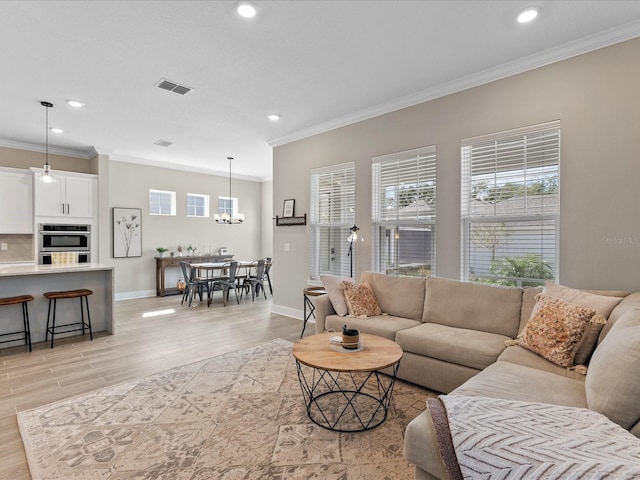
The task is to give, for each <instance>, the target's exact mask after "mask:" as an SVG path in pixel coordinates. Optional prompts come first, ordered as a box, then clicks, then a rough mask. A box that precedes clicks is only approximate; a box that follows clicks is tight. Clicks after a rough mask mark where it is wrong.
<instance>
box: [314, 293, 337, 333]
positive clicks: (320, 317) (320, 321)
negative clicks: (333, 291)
mask: <svg viewBox="0 0 640 480" xmlns="http://www.w3.org/2000/svg"><path fill="white" fill-rule="evenodd" d="M313 302H314V303H315V306H316V310H315V312H314V313H315V316H316V333H324V328H325V327H324V321H325V319H326V318H327V316H328V315H335V313H336V311H335V310H334V309H333V305H332V304H331V300H329V295H327V294H324V295H320V296H318V297H314V299H313Z"/></svg>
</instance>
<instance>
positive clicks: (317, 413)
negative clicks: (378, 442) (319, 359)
mask: <svg viewBox="0 0 640 480" xmlns="http://www.w3.org/2000/svg"><path fill="white" fill-rule="evenodd" d="M399 365H400V362H396V363H395V364H394V365H393V367H392V374H391V375H386V374H384V373H382V372H379V371H375V370H374V371H370V372H337V371H332V370H322V369H319V368H312V367H308V366H306V365H303V364H301V363H300V362H299V361H297V360H296V366H297V369H298V380H299V381H300V387H301V389H302V395H303V396H304V400H305V404H306V406H307V415H308V416H309V418H310V419H311V420H312V421H313V422H314V423H316V424H317V425H319V426H321V427H324V428H326V429H328V430H332V431H337V432H362V431H365V430H370V429H372V428H375V427H377V426H378V425H380V424H381V423H382V422H384V421H385V419H386V418H387V411H388V410H389V405H390V404H391V395H392V393H393V386H394V385H395V382H396V377H397V374H398V366H399Z"/></svg>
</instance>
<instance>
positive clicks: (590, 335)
mask: <svg viewBox="0 0 640 480" xmlns="http://www.w3.org/2000/svg"><path fill="white" fill-rule="evenodd" d="M542 295H546V296H549V297H555V298H560V299H562V300H564V301H565V302H568V303H572V304H574V305H580V306H581V307H585V308H590V309H593V310H595V311H596V312H598V313H600V314H602V315H603V316H604V321H602V322H598V323H595V322H591V323H590V324H589V326H588V327H587V331H586V333H585V335H584V338H583V341H582V343H581V344H580V347H579V348H578V351H577V352H576V356H575V358H574V360H573V361H574V362H575V363H576V364H577V365H584V364H586V363H587V360H589V357H590V356H591V354H592V353H593V350H594V349H595V347H596V343H597V342H598V337H599V335H600V332H601V331H602V328H603V327H604V325H605V323H606V319H607V318H609V315H610V314H611V311H612V310H613V309H614V308H615V306H616V305H618V304H619V303H620V302H621V301H622V300H623V297H610V296H606V295H596V294H594V293H589V292H585V291H582V290H576V289H573V288H569V287H565V286H564V285H558V284H557V283H554V282H551V281H547V282H546V283H545V286H544V289H543V290H542Z"/></svg>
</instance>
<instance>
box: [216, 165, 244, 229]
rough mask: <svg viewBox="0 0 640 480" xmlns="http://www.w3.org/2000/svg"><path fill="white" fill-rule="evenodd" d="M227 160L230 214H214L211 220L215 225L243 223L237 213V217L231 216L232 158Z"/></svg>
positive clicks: (241, 215) (242, 218) (242, 219)
mask: <svg viewBox="0 0 640 480" xmlns="http://www.w3.org/2000/svg"><path fill="white" fill-rule="evenodd" d="M227 160H229V202H230V204H229V207H230V209H231V212H224V213H222V214H219V213H216V214H215V215H214V216H213V219H214V220H215V221H216V223H229V224H231V223H242V222H244V215H243V214H242V213H239V214H238V216H237V217H234V216H233V200H232V198H231V161H232V160H233V157H227Z"/></svg>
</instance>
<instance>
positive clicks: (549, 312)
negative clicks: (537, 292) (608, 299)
mask: <svg viewBox="0 0 640 480" xmlns="http://www.w3.org/2000/svg"><path fill="white" fill-rule="evenodd" d="M594 317H596V318H594ZM601 318H602V315H600V314H598V312H596V311H595V310H593V309H590V308H585V307H581V306H579V305H573V304H571V303H567V302H565V301H564V300H561V299H559V298H554V297H547V296H544V295H541V296H540V298H539V300H538V304H537V305H536V308H535V309H534V311H533V313H532V315H531V318H530V319H529V321H528V322H527V324H526V326H525V327H524V329H523V330H522V332H521V333H520V335H518V338H517V339H516V342H517V344H518V345H520V346H521V347H524V348H526V349H528V350H531V351H532V352H535V353H537V354H538V355H541V356H542V357H544V358H546V359H547V360H549V361H550V362H553V363H555V364H557V365H560V366H561V367H571V366H572V365H573V360H574V357H575V355H576V352H577V351H578V348H579V347H580V344H581V342H582V340H583V337H584V333H585V332H586V330H587V327H588V326H589V322H591V321H592V319H593V321H600V319H601Z"/></svg>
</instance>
